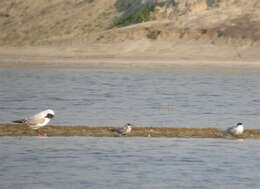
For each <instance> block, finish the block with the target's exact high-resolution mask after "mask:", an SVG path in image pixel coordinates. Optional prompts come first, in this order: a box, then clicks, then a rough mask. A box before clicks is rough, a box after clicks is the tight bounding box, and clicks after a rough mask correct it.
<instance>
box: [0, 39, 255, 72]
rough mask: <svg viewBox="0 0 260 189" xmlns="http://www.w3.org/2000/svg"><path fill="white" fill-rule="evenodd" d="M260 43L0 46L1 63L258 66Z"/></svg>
mask: <svg viewBox="0 0 260 189" xmlns="http://www.w3.org/2000/svg"><path fill="white" fill-rule="evenodd" d="M258 52H260V47H259V46H248V47H245V46H243V47H242V46H241V47H234V46H233V45H210V44H207V43H205V44H203V43H198V42H196V43H193V42H190V43H189V42H186V43H185V42H184V41H180V42H178V43H177V42H176V44H175V45H173V44H170V42H166V41H164V42H162V41H154V42H153V41H152V42H151V41H150V40H141V41H140V40H137V41H128V42H122V43H105V44H102V43H98V44H97V43H95V44H91V45H89V46H80V45H75V46H26V47H0V67H2V68H4V67H6V68H10V67H21V68H28V67H29V68H69V69H73V68H156V69H169V68H171V67H172V68H175V66H206V67H207V66H224V67H230V68H232V69H243V70H246V69H249V70H250V69H253V70H255V71H256V70H259V69H260V54H259V53H258Z"/></svg>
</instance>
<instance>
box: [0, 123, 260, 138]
mask: <svg viewBox="0 0 260 189" xmlns="http://www.w3.org/2000/svg"><path fill="white" fill-rule="evenodd" d="M112 129H118V127H112V126H111V127H110V126H106V127H98V126H45V127H43V128H41V129H40V131H41V132H42V133H46V134H47V136H49V137H55V136H66V137H71V136H92V137H120V135H119V134H117V133H115V132H112V131H111V130H112ZM3 136H37V133H36V132H35V130H33V129H30V128H29V127H28V126H25V125H14V124H0V137H3ZM121 137H167V138H224V139H233V138H234V137H232V136H230V135H229V134H222V133H221V132H220V131H219V130H218V129H216V128H173V127H172V128H160V127H135V128H133V130H132V132H131V133H130V134H128V135H126V136H121ZM238 138H240V139H260V130H259V129H246V130H245V132H244V133H243V134H242V135H241V136H239V137H238Z"/></svg>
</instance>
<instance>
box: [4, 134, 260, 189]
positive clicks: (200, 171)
mask: <svg viewBox="0 0 260 189" xmlns="http://www.w3.org/2000/svg"><path fill="white" fill-rule="evenodd" d="M259 148H260V143H259V141H256V140H245V141H238V140H224V139H170V138H125V137H122V138H121V137H120V138H105V137H104V138H92V137H67V138H66V137H50V138H47V139H46V138H44V139H42V138H38V137H22V138H18V137H1V138H0V149H1V153H0V181H1V188H2V189H7V188H8V189H16V188H17V189H18V188H19V189H30V188H37V189H40V188H55V189H56V188H63V189H67V188H111V189H112V188H113V189H114V188H121V189H124V188H147V189H148V188H149V189H150V188H211V189H219V188H229V189H232V188H236V189H245V188H260V180H259V173H260V171H259V168H260V152H259Z"/></svg>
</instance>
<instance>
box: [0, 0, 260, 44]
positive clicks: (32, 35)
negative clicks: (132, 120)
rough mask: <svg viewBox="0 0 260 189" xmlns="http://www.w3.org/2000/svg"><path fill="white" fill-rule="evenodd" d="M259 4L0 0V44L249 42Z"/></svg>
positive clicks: (258, 29)
mask: <svg viewBox="0 0 260 189" xmlns="http://www.w3.org/2000/svg"><path fill="white" fill-rule="evenodd" d="M259 10H260V2H259V1H258V0H251V1H247V0H202V1H197V0H174V1H172V0H146V1H141V0H109V1H107V0H37V1H35V0H1V1H0V18H1V19H0V28H1V29H0V30H1V32H0V44H2V45H24V44H29V45H40V44H42V45H43V44H44V45H48V44H65V45H66V44H71V43H75V44H77V43H79V44H80V43H85V44H86V43H88V42H90V41H91V42H100V41H122V40H123V41H124V40H129V39H130V40H132V39H144V38H147V39H152V40H155V39H157V40H174V39H176V37H177V38H178V39H182V38H194V39H197V40H198V39H203V40H204V39H210V40H212V39H214V40H221V39H225V40H226V41H229V40H230V39H238V40H248V41H252V42H253V43H254V42H258V41H259V39H260V11H259ZM143 22H144V23H143ZM129 25H130V26H129ZM118 27H119V29H117V28H118Z"/></svg>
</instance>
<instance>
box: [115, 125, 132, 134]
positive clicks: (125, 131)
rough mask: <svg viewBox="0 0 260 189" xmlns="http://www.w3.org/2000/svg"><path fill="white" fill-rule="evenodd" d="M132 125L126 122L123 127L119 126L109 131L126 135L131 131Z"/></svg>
mask: <svg viewBox="0 0 260 189" xmlns="http://www.w3.org/2000/svg"><path fill="white" fill-rule="evenodd" d="M132 127H133V125H132V124H130V123H127V124H125V125H124V127H122V128H120V129H112V130H111V131H112V132H116V133H118V134H120V136H121V135H127V134H130V133H131V131H132Z"/></svg>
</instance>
